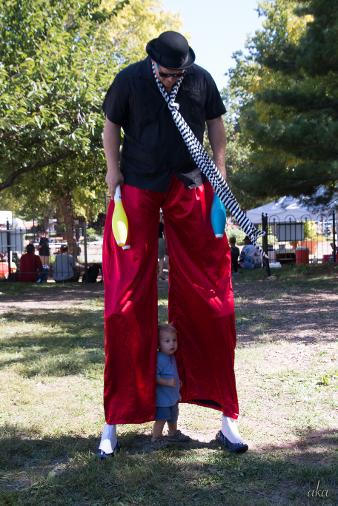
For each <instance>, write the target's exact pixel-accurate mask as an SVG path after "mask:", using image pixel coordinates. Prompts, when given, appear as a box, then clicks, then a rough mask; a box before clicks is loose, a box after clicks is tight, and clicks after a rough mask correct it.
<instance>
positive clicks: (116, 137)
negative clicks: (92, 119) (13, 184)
mask: <svg viewBox="0 0 338 506" xmlns="http://www.w3.org/2000/svg"><path fill="white" fill-rule="evenodd" d="M120 145H121V127H120V126H119V125H116V124H115V123H112V122H111V121H109V119H108V118H106V121H105V124H104V129H103V147H104V154H105V156H106V161H107V174H106V183H107V186H108V190H109V193H110V195H111V196H112V197H114V194H115V188H116V186H117V185H119V184H122V183H123V175H122V173H121V171H120Z"/></svg>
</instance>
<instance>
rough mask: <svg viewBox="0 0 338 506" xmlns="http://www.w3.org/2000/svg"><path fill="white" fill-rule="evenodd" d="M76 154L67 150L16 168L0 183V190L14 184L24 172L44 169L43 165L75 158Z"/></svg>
mask: <svg viewBox="0 0 338 506" xmlns="http://www.w3.org/2000/svg"><path fill="white" fill-rule="evenodd" d="M75 155H76V153H74V152H73V151H65V152H63V153H59V154H58V155H54V156H50V157H49V158H46V159H45V160H39V161H38V162H35V163H31V164H30V165H27V166H26V167H21V168H20V169H17V170H15V171H14V172H12V174H11V175H10V176H9V177H8V178H7V179H6V180H5V181H4V182H2V183H0V191H2V190H5V189H6V188H9V187H10V186H12V185H13V184H14V182H15V181H16V180H17V179H18V178H19V177H20V176H22V175H23V174H26V173H27V172H32V171H33V170H37V169H42V168H43V167H47V166H48V165H54V164H56V163H58V162H61V161H63V160H65V159H67V158H73V157H74V156H75Z"/></svg>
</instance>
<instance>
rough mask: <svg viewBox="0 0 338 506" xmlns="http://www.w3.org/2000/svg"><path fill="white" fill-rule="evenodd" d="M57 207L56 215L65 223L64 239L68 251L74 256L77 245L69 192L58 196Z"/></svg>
mask: <svg viewBox="0 0 338 506" xmlns="http://www.w3.org/2000/svg"><path fill="white" fill-rule="evenodd" d="M57 209H58V216H60V217H61V218H62V221H63V224H64V225H65V239H66V241H67V244H68V249H69V253H70V254H71V255H74V256H75V257H76V256H77V254H78V247H77V244H76V239H75V223H74V208H73V200H72V195H71V194H70V193H65V194H63V195H60V196H59V198H58V202H57Z"/></svg>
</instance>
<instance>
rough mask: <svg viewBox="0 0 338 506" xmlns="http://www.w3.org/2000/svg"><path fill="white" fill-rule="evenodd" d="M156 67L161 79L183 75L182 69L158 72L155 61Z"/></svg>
mask: <svg viewBox="0 0 338 506" xmlns="http://www.w3.org/2000/svg"><path fill="white" fill-rule="evenodd" d="M156 68H157V72H158V75H159V76H160V77H162V78H163V79H167V78H169V77H174V78H175V79H177V78H180V77H183V76H184V74H185V70H182V72H160V69H159V66H158V64H157V63H156Z"/></svg>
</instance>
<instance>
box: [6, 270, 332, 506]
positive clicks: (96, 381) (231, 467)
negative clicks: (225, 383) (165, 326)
mask: <svg viewBox="0 0 338 506" xmlns="http://www.w3.org/2000/svg"><path fill="white" fill-rule="evenodd" d="M274 274H275V273H274ZM91 290H92V291H91ZM234 290H235V295H236V306H237V315H238V318H237V328H238V348H237V356H236V373H237V383H238V393H239V398H240V404H241V417H240V428H241V432H242V433H243V435H244V437H245V439H247V440H248V442H249V446H250V450H249V452H248V453H246V454H244V455H242V456H234V455H230V454H228V453H225V452H223V451H222V450H221V449H220V448H218V446H217V445H216V444H215V442H214V441H213V437H214V435H215V433H216V431H217V430H218V428H219V414H218V413H217V412H215V411H213V410H208V409H203V408H200V407H196V406H190V405H183V406H182V408H181V415H180V427H181V428H182V430H183V431H186V432H187V433H189V434H190V435H191V436H192V437H193V439H194V442H193V443H192V444H191V445H189V446H187V447H178V446H177V447H172V448H169V449H164V450H160V451H151V449H150V444H149V433H150V428H151V424H143V425H128V426H121V427H120V428H119V438H120V442H121V446H122V450H121V452H120V453H119V454H118V455H117V456H116V457H114V458H112V459H109V460H108V461H106V462H99V461H97V459H96V457H95V451H96V448H97V445H98V438H99V435H100V430H101V427H102V424H103V409H102V374H103V360H104V357H103V351H102V346H103V338H102V334H103V318H102V309H103V300H102V287H100V286H96V287H95V289H91V288H88V286H82V285H67V286H64V287H62V286H59V285H58V286H56V285H53V284H48V285H42V286H39V285H33V286H32V285H29V284H23V283H22V284H11V283H2V284H1V285H0V293H1V294H0V302H1V301H2V302H3V303H4V304H5V303H6V304H7V309H5V310H4V312H3V313H2V314H1V315H0V406H1V410H0V422H1V434H0V437H1V441H0V445H1V452H0V470H1V471H0V472H1V474H0V489H1V491H0V504H1V505H3V504H4V505H15V506H16V505H32V506H33V505H34V506H36V505H39V506H40V505H42V506H43V505H62V506H64V505H76V506H78V505H90V506H92V505H100V506H101V505H117V506H125V505H144V506H152V505H154V506H155V505H168V506H169V505H174V504H175V505H176V504H177V505H181V504H182V505H188V506H192V505H201V506H204V505H207V506H208V505H276V504H277V505H279V504H280V505H289V504H295V505H307V504H309V505H311V504H318V503H323V504H325V505H333V504H336V503H337V496H336V489H335V482H334V477H335V471H336V468H335V460H334V441H335V427H336V422H335V419H334V392H335V384H336V377H337V367H336V362H335V342H334V337H336V331H335V329H336V328H337V324H338V314H337V313H338V312H337V297H338V296H337V269H336V268H335V267H334V266H330V267H327V266H313V267H307V268H304V267H302V268H298V267H294V268H292V267H290V268H287V269H282V270H281V271H278V273H276V277H275V278H274V279H272V280H268V279H267V278H266V275H265V273H264V272H263V271H257V272H245V273H241V274H240V275H239V276H238V277H237V278H236V279H235V280H234ZM32 300H35V301H36V305H35V306H34V307H33V306H30V307H29V309H27V310H25V309H24V307H25V301H30V302H31V301H32ZM166 305H167V302H166V289H165V284H164V283H162V284H161V285H160V290H159V314H160V318H161V319H162V320H164V319H165V318H166ZM3 307H4V305H3ZM318 481H319V482H320V486H319V488H320V489H322V490H327V491H328V492H327V497H326V496H325V497H323V498H318V497H317V498H316V497H312V496H311V491H312V490H315V489H316V487H317V484H318ZM309 494H310V496H309Z"/></svg>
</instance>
